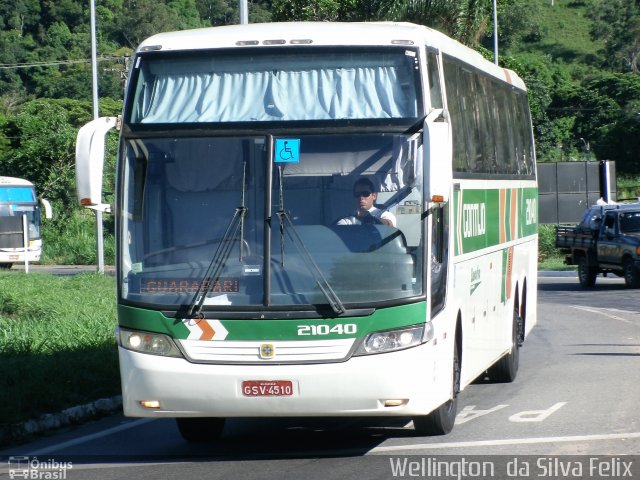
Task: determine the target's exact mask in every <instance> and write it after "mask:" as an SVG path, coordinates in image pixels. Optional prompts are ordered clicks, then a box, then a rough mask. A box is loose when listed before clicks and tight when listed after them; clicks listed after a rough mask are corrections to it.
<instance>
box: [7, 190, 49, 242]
mask: <svg viewBox="0 0 640 480" xmlns="http://www.w3.org/2000/svg"><path fill="white" fill-rule="evenodd" d="M22 215H26V216H27V224H28V228H29V239H31V240H36V239H39V238H40V209H39V208H38V203H37V201H36V192H35V188H34V187H33V186H19V185H16V186H13V185H12V186H0V217H21V216H22Z"/></svg>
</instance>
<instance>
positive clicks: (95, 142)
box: [76, 117, 118, 210]
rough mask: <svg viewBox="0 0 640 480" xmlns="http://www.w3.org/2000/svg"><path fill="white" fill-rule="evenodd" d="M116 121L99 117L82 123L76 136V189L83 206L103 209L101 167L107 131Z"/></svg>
mask: <svg viewBox="0 0 640 480" xmlns="http://www.w3.org/2000/svg"><path fill="white" fill-rule="evenodd" d="M117 123H118V118H117V117H101V118H97V119H95V120H92V121H91V122H89V123H87V124H86V125H84V126H83V127H82V128H80V130H79V131H78V136H77V138H76V190H77V193H78V201H79V202H80V205H82V206H84V207H89V208H93V209H96V210H105V209H106V207H107V206H108V205H105V204H104V203H103V202H102V168H103V165H104V146H105V137H106V135H107V132H108V131H109V130H111V129H112V128H114V127H115V126H116V124H117Z"/></svg>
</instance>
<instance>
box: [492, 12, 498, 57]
mask: <svg viewBox="0 0 640 480" xmlns="http://www.w3.org/2000/svg"><path fill="white" fill-rule="evenodd" d="M497 3H498V2H497V0H493V63H495V64H496V65H498V5H497Z"/></svg>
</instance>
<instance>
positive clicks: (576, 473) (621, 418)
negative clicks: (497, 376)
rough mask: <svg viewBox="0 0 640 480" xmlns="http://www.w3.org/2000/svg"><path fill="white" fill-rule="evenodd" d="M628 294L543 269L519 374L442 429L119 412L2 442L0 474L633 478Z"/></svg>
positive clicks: (474, 400)
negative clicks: (185, 425) (189, 436)
mask: <svg viewBox="0 0 640 480" xmlns="http://www.w3.org/2000/svg"><path fill="white" fill-rule="evenodd" d="M639 298H640V291H638V290H629V289H626V288H625V287H624V282H623V281H622V280H620V279H617V278H599V279H598V282H597V284H596V287H595V288H593V289H589V290H584V289H582V288H581V287H579V285H578V284H577V280H576V279H575V275H573V274H570V275H567V274H558V275H556V274H552V273H546V274H542V275H541V277H540V285H539V305H538V325H537V326H536V328H535V329H534V331H533V332H532V334H531V335H530V337H529V338H528V339H527V342H526V343H525V346H524V347H523V349H522V351H521V359H520V371H519V373H518V378H517V379H516V381H515V382H514V383H512V384H490V383H476V384H473V385H471V386H469V387H468V388H467V389H465V391H464V392H462V394H461V396H460V401H459V410H458V412H459V413H458V420H457V424H456V427H455V428H454V431H453V432H451V433H450V434H449V435H447V436H442V437H418V436H416V435H415V434H414V432H413V429H412V428H411V424H410V423H407V422H406V421H399V420H386V421H381V420H376V419H364V420H344V419H342V420H333V419H321V420H304V419H298V420H295V419H293V420H269V419H264V420H263V419H259V420H247V419H242V420H241V419H238V420H231V421H229V422H228V425H227V427H226V429H225V432H224V435H223V438H222V439H221V440H219V441H218V442H216V443H213V444H209V445H195V446H194V445H190V444H186V443H185V442H183V441H182V439H181V437H180V436H179V434H178V431H177V429H176V427H175V424H174V422H173V421H171V420H153V421H151V420H146V419H142V420H141V419H126V418H124V417H122V416H119V415H116V416H112V417H109V418H105V419H102V420H100V421H97V422H93V423H90V424H86V425H83V426H79V427H76V428H73V429H69V430H66V431H63V432H58V433H57V434H55V435H52V436H49V437H46V438H42V439H39V440H37V441H35V442H33V443H30V444H27V445H21V446H18V447H14V448H11V449H7V450H5V451H0V478H3V476H8V475H9V469H10V468H11V467H12V466H14V467H15V466H16V465H20V462H22V464H23V465H28V467H27V470H28V473H29V474H31V471H36V472H39V473H40V474H42V473H43V472H44V473H47V472H49V473H53V472H58V473H59V474H63V473H64V475H65V477H64V478H72V479H75V478H78V479H89V480H91V479H116V478H127V479H132V480H133V479H140V480H142V479H165V478H167V479H169V478H180V479H189V478H206V479H278V480H281V479H298V478H300V479H316V478H318V479H320V478H321V479H323V480H327V479H334V478H335V479H359V480H368V479H387V478H403V477H404V478H410V477H419V478H458V479H460V478H634V477H635V478H638V477H640V415H639V414H638V405H640V401H639V399H640V382H639V380H640V302H639ZM10 457H11V458H13V463H10V461H9V460H10ZM34 458H37V461H36V462H41V463H36V462H34V461H33V459H34ZM21 459H22V460H21ZM47 462H48V463H47ZM65 462H67V463H65ZM438 462H440V463H438ZM465 462H466V463H465ZM445 464H446V465H445ZM65 465H66V468H65ZM438 465H439V466H438ZM35 467H38V468H35ZM445 467H446V468H445ZM56 468H57V470H56ZM13 472H14V474H15V473H16V472H17V473H20V472H21V471H20V470H19V469H18V470H16V469H15V468H14V469H13ZM629 475H632V477H629ZM16 478H20V477H16ZM30 478H34V477H30ZM38 478H44V477H43V476H42V475H41V476H40V477H38ZM49 478H52V477H49ZM53 478H56V477H53ZM57 478H62V477H57Z"/></svg>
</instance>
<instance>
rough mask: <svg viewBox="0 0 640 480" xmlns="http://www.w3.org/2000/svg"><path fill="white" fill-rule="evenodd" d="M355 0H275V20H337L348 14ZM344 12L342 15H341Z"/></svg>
mask: <svg viewBox="0 0 640 480" xmlns="http://www.w3.org/2000/svg"><path fill="white" fill-rule="evenodd" d="M354 7H355V0H275V1H274V2H273V13H272V15H273V20H275V21H281V22H282V21H316V22H322V21H337V20H341V19H343V18H344V16H349V13H350V12H352V11H353V9H354ZM343 14H344V16H343Z"/></svg>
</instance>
